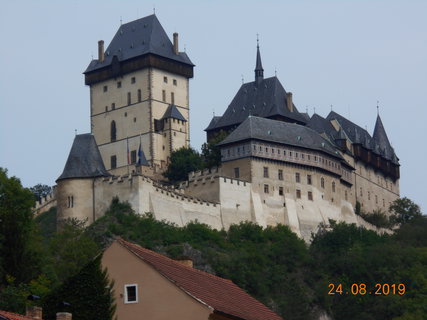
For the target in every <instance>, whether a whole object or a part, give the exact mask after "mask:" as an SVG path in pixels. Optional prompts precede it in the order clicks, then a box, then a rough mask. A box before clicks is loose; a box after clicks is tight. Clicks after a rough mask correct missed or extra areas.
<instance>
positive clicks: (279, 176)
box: [278, 169, 283, 180]
mask: <svg viewBox="0 0 427 320" xmlns="http://www.w3.org/2000/svg"><path fill="white" fill-rule="evenodd" d="M278 178H279V180H283V170H282V169H279V172H278Z"/></svg>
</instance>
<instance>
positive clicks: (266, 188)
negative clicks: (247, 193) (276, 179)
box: [264, 184, 269, 193]
mask: <svg viewBox="0 0 427 320" xmlns="http://www.w3.org/2000/svg"><path fill="white" fill-rule="evenodd" d="M264 193H269V190H268V184H265V185H264Z"/></svg>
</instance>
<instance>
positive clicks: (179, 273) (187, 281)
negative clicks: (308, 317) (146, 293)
mask: <svg viewBox="0 0 427 320" xmlns="http://www.w3.org/2000/svg"><path fill="white" fill-rule="evenodd" d="M116 241H117V242H118V243H119V244H120V245H121V246H122V247H124V248H126V249H127V250H129V251H130V252H131V253H133V254H135V255H136V256H137V257H138V258H140V259H141V260H142V261H144V262H146V263H147V264H149V265H151V266H152V267H153V268H154V269H155V270H156V271H157V272H159V273H160V274H161V275H162V276H164V277H165V278H166V279H168V280H169V281H170V282H172V283H173V284H174V285H176V286H177V287H179V288H180V289H181V290H183V291H184V292H185V293H187V294H188V295H190V296H191V297H193V298H195V299H196V300H199V301H201V302H202V303H204V304H206V305H208V306H209V307H211V308H213V309H214V310H215V311H217V312H220V313H224V314H228V315H231V316H234V317H237V318H240V319H245V320H265V319H270V320H283V319H282V318H281V317H280V316H278V315H277V314H275V313H274V312H273V311H271V310H270V309H268V308H267V307H266V306H265V305H263V304H262V303H261V302H259V301H258V300H256V299H255V298H253V297H251V296H250V295H249V294H247V293H246V292H245V291H244V290H242V289H241V288H239V287H238V286H237V285H235V284H234V283H233V282H232V281H230V280H226V279H223V278H220V277H217V276H214V275H211V274H209V273H207V272H204V271H200V270H197V269H194V268H192V267H188V266H184V265H183V264H181V263H179V262H177V261H174V260H172V259H169V258H167V257H165V256H163V255H161V254H158V253H156V252H153V251H151V250H148V249H145V248H142V247H140V246H138V245H136V244H134V243H131V242H127V241H125V240H123V239H117V240H116Z"/></svg>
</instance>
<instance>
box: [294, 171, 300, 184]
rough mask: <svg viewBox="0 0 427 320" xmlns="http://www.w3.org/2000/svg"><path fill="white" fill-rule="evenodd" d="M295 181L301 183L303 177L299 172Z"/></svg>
mask: <svg viewBox="0 0 427 320" xmlns="http://www.w3.org/2000/svg"><path fill="white" fill-rule="evenodd" d="M295 181H296V182H298V183H299V182H301V177H300V175H299V172H297V173H295Z"/></svg>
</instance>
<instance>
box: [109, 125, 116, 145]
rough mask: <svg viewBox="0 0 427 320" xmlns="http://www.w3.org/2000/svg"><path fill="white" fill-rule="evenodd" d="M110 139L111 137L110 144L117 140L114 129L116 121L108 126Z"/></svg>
mask: <svg viewBox="0 0 427 320" xmlns="http://www.w3.org/2000/svg"><path fill="white" fill-rule="evenodd" d="M110 137H111V142H114V141H116V138H117V128H116V121H114V120H113V121H111V125H110Z"/></svg>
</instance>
